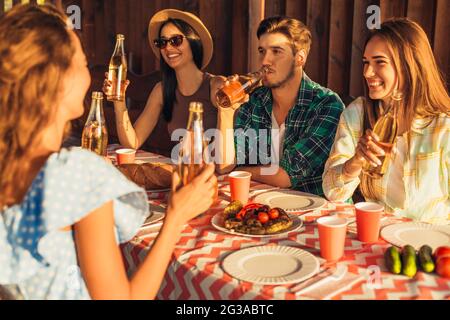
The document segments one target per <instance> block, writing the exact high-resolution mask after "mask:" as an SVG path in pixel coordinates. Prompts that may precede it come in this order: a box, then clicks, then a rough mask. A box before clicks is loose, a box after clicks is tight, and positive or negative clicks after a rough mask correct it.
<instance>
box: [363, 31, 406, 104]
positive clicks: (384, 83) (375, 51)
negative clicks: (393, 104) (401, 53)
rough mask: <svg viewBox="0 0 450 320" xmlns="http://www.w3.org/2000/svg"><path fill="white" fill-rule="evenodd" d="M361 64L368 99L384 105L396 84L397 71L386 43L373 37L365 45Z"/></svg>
mask: <svg viewBox="0 0 450 320" xmlns="http://www.w3.org/2000/svg"><path fill="white" fill-rule="evenodd" d="M363 63H364V78H365V79H366V83H367V86H368V88H369V97H370V98H371V99H373V100H382V101H383V102H384V104H385V105H386V103H387V102H388V101H389V99H390V97H391V95H392V93H393V91H394V89H397V84H398V76H397V71H396V69H395V66H394V61H393V58H392V55H391V53H390V50H389V48H388V45H387V43H386V41H384V40H383V39H382V38H380V37H378V36H374V37H373V38H372V39H371V40H370V41H369V42H368V43H367V46H366V49H365V51H364V57H363ZM398 89H401V88H398Z"/></svg>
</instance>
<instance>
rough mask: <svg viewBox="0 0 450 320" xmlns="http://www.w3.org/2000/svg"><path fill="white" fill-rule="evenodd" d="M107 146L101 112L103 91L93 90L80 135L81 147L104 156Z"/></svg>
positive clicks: (106, 135) (103, 117) (104, 123)
mask: <svg viewBox="0 0 450 320" xmlns="http://www.w3.org/2000/svg"><path fill="white" fill-rule="evenodd" d="M107 146H108V130H107V129H106V122H105V115H104V113H103V93H102V92H93V93H92V102H91V110H90V111H89V116H88V118H87V120H86V124H85V125H84V128H83V133H82V136H81V147H83V148H85V149H89V150H91V151H93V152H95V153H97V154H98V155H101V156H106V147H107Z"/></svg>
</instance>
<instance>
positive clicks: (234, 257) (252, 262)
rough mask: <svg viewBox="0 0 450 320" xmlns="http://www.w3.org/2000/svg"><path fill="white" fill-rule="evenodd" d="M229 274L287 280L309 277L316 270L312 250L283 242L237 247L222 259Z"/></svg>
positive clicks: (263, 281)
mask: <svg viewBox="0 0 450 320" xmlns="http://www.w3.org/2000/svg"><path fill="white" fill-rule="evenodd" d="M222 266H223V269H224V270H225V272H227V273H228V274H230V275H231V276H232V277H234V278H236V279H239V280H243V281H248V282H253V283H256V284H270V285H274V284H289V283H295V282H299V281H302V280H305V279H308V278H310V277H312V276H313V275H315V274H316V273H317V272H318V271H319V266H320V264H319V260H317V258H316V257H314V256H313V255H312V254H311V253H309V252H307V251H304V250H301V249H297V248H293V247H286V246H257V247H251V248H246V249H242V250H239V251H236V252H234V253H232V254H230V255H229V256H227V257H226V258H225V259H224V260H223V264H222Z"/></svg>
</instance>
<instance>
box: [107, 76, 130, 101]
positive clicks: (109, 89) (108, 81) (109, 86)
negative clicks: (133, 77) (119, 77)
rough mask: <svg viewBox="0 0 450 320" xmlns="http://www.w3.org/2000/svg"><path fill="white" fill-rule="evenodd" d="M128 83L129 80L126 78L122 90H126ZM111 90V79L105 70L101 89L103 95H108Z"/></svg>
mask: <svg viewBox="0 0 450 320" xmlns="http://www.w3.org/2000/svg"><path fill="white" fill-rule="evenodd" d="M129 85H130V80H126V81H125V83H124V88H123V92H124V93H125V92H126V91H127V88H128V86H129ZM112 90H113V84H112V81H111V80H109V79H108V72H105V80H104V81H103V87H102V91H103V93H104V94H105V95H107V96H108V95H110V94H111V92H112Z"/></svg>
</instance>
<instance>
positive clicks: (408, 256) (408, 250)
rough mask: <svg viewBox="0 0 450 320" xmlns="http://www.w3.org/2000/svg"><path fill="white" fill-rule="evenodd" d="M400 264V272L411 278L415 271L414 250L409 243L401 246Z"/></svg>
mask: <svg viewBox="0 0 450 320" xmlns="http://www.w3.org/2000/svg"><path fill="white" fill-rule="evenodd" d="M402 264H403V270H402V273H403V274H404V275H405V276H408V277H410V278H413V277H414V276H415V275H416V273H417V263H416V250H415V249H414V248H413V247H412V246H410V245H406V246H404V247H403V251H402Z"/></svg>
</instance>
